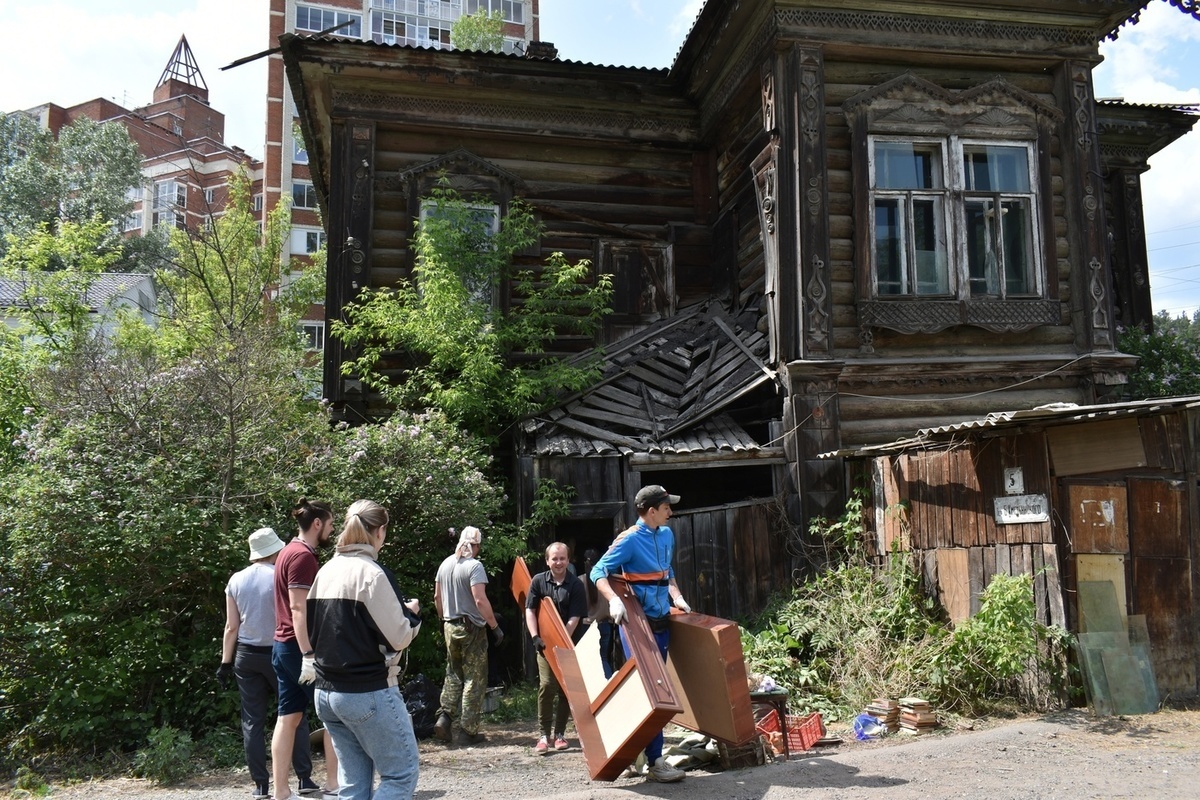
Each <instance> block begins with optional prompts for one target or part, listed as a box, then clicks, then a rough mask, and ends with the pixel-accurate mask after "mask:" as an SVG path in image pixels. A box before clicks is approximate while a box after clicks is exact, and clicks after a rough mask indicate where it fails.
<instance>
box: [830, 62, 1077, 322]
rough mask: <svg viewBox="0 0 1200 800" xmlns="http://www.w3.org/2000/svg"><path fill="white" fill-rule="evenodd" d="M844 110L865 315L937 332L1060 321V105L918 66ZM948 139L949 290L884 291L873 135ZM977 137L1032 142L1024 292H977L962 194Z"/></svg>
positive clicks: (1003, 85) (1001, 84) (999, 82)
mask: <svg viewBox="0 0 1200 800" xmlns="http://www.w3.org/2000/svg"><path fill="white" fill-rule="evenodd" d="M843 110H844V111H845V112H846V115H847V120H848V122H849V125H850V128H851V154H852V163H851V167H852V170H853V176H854V177H853V186H854V211H855V219H856V220H857V221H858V223H859V224H858V225H856V233H855V259H856V266H857V269H856V284H857V285H856V295H857V306H858V313H859V322H860V324H862V325H863V326H864V327H880V328H887V329H890V330H895V331H898V332H901V333H935V332H938V331H941V330H945V329H947V328H951V327H955V326H959V325H974V326H977V327H982V328H985V329H987V330H992V331H997V332H1008V331H1023V330H1030V329H1032V328H1035V327H1038V326H1040V325H1049V324H1059V323H1060V322H1061V315H1062V309H1061V304H1060V303H1059V302H1058V299H1057V295H1058V279H1057V269H1056V267H1057V257H1056V253H1055V250H1054V236H1055V234H1054V217H1053V197H1054V195H1053V184H1052V180H1051V163H1050V149H1051V138H1052V133H1053V126H1054V125H1055V124H1057V123H1058V122H1061V120H1062V114H1061V112H1060V111H1059V110H1058V109H1057V108H1055V107H1054V106H1050V105H1048V104H1046V103H1044V102H1043V101H1042V100H1040V99H1039V98H1037V97H1036V96H1034V95H1031V94H1028V93H1026V92H1024V91H1023V90H1021V89H1019V88H1017V87H1015V86H1013V85H1011V84H1009V83H1008V82H1007V81H1004V80H1003V79H1000V78H997V79H994V80H991V81H988V82H986V83H983V84H980V85H978V86H975V87H972V88H971V89H967V90H964V91H960V92H955V91H951V90H947V89H944V88H942V87H940V86H937V85H936V84H933V83H931V82H929V81H926V80H924V79H923V78H919V77H917V76H915V75H912V74H905V75H901V76H899V77H898V78H895V79H893V80H891V81H888V82H887V83H885V84H882V85H880V86H878V87H875V88H873V89H870V90H868V91H866V92H863V93H861V94H860V95H857V96H856V97H853V98H851V99H850V100H848V101H847V102H846V103H845V104H844V106H843ZM878 141H911V142H914V143H922V142H923V143H930V144H931V143H934V142H937V143H944V144H939V145H938V146H940V147H942V148H943V150H942V152H943V153H944V154H945V161H946V163H944V164H943V165H942V169H943V170H944V172H945V173H946V189H945V195H944V196H945V198H946V200H945V208H944V209H943V212H942V213H943V215H944V219H945V225H946V226H947V227H946V228H945V231H946V236H947V254H946V256H947V259H948V261H950V262H952V263H948V264H947V270H948V272H949V273H950V274H951V275H953V276H954V279H953V280H952V282H951V285H950V286H948V287H947V290H946V291H945V292H943V293H937V294H927V295H921V294H902V295H892V296H888V295H880V294H878V291H877V284H876V274H877V271H876V261H875V197H876V195H875V182H874V168H875V155H874V153H875V143H876V142H878ZM980 144H992V145H1019V146H1023V147H1025V148H1026V152H1027V153H1028V159H1027V160H1028V162H1029V164H1028V166H1029V170H1030V186H1029V189H1030V191H1029V193H1028V197H1029V198H1030V202H1031V203H1032V204H1033V209H1032V211H1031V219H1032V223H1033V224H1032V236H1033V243H1032V248H1031V252H1030V257H1031V258H1032V260H1033V271H1034V276H1033V280H1034V283H1035V287H1034V288H1035V291H1034V293H1030V294H1027V295H1021V296H1019V297H1007V296H1005V295H1004V293H1002V292H998V293H996V294H977V295H974V296H973V295H972V294H971V290H970V280H969V279H970V276H969V270H968V266H967V252H966V243H965V234H966V221H965V217H964V209H965V207H966V203H965V201H964V197H966V195H965V194H964V191H963V183H962V182H963V163H962V162H963V148H964V147H968V148H969V147H972V146H976V145H980Z"/></svg>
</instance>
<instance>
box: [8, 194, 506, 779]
mask: <svg viewBox="0 0 1200 800" xmlns="http://www.w3.org/2000/svg"><path fill="white" fill-rule="evenodd" d="M231 195H232V199H231V206H230V208H229V210H228V211H227V212H226V213H225V214H224V215H223V216H222V217H221V218H219V219H218V220H216V221H215V223H214V225H213V227H212V230H209V231H195V232H191V234H190V235H188V236H187V238H186V239H185V238H182V237H184V234H183V233H179V234H175V236H176V244H175V249H176V251H177V252H178V253H179V258H178V259H177V260H176V261H175V262H174V263H173V264H172V265H171V266H170V268H169V269H164V270H162V271H161V272H160V273H159V274H158V275H157V279H158V281H159V283H160V284H161V285H162V286H163V287H164V292H165V293H164V306H163V314H164V316H163V319H161V320H160V324H159V326H158V327H151V326H148V325H145V324H144V323H142V322H140V321H139V320H134V319H128V320H124V321H123V323H122V325H121V327H120V328H119V329H118V331H117V333H116V335H114V336H113V337H111V338H109V337H106V336H104V335H102V334H101V333H99V332H95V331H93V335H87V336H77V337H61V338H60V339H59V340H56V341H57V342H58V343H56V344H55V345H54V346H49V345H45V344H40V343H37V342H33V341H31V342H30V343H29V344H28V346H27V347H26V348H25V349H24V350H17V349H15V348H14V349H6V350H0V356H3V357H4V358H5V359H9V358H13V357H15V356H17V355H23V354H25V353H27V352H29V351H31V350H39V349H40V351H41V352H42V354H43V357H42V358H41V359H40V360H38V361H36V362H28V361H20V362H18V365H19V366H20V370H19V371H14V372H13V373H8V372H7V371H6V372H5V374H4V377H3V380H5V381H7V382H10V383H11V384H12V387H13V390H14V395H13V398H12V399H13V400H14V401H15V400H16V398H22V399H21V400H20V401H19V402H21V404H22V405H21V407H20V409H19V410H18V408H17V406H16V405H15V403H14V405H13V407H12V408H8V409H7V411H6V412H5V413H4V415H3V418H2V420H0V421H3V423H4V424H7V425H9V427H10V428H11V429H13V431H14V434H13V436H12V438H11V439H10V441H12V442H13V443H14V444H13V446H14V447H15V449H16V453H15V457H13V458H12V459H10V461H9V467H10V468H8V469H5V470H3V471H0V498H2V499H3V502H0V587H2V591H0V614H3V618H4V619H5V625H4V629H3V633H2V635H0V707H3V708H4V710H5V711H4V714H3V715H0V746H2V748H3V749H2V750H0V752H5V753H7V754H8V757H9V758H21V757H23V756H28V755H29V754H30V753H32V752H35V751H38V750H42V749H45V748H55V749H57V748H68V749H71V750H77V751H92V752H95V751H96V750H97V749H99V748H103V749H105V750H107V749H109V748H112V747H114V746H115V747H124V748H127V749H131V750H132V749H134V748H137V747H139V746H141V745H144V744H145V742H146V740H147V737H148V736H150V735H151V733H152V731H154V730H156V729H161V728H162V727H163V726H171V727H172V728H175V729H178V730H180V731H183V732H186V733H188V734H191V735H193V736H196V737H200V736H201V735H203V734H205V733H208V732H209V731H211V730H212V729H214V728H218V727H221V726H226V727H228V726H231V725H233V724H235V723H234V722H233V721H234V720H236V709H235V703H236V697H235V696H234V695H233V694H232V693H227V692H219V691H218V690H217V687H216V684H215V682H214V681H212V679H211V677H210V676H211V673H212V669H213V666H214V661H213V659H214V657H215V654H216V652H217V647H218V642H219V640H220V635H221V628H222V624H223V620H224V603H223V600H222V587H223V586H224V583H225V581H226V580H227V579H228V576H229V574H230V573H231V572H233V571H234V570H235V569H239V568H241V567H242V566H244V564H245V557H246V556H245V537H246V535H247V534H248V532H249V531H251V530H254V529H255V528H257V527H260V526H262V525H271V526H273V527H275V528H276V530H278V531H280V533H281V534H284V535H286V534H287V532H288V531H289V530H290V529H291V524H292V523H291V522H290V520H289V519H288V512H289V510H290V508H291V507H292V504H293V503H294V502H295V500H296V499H297V498H299V497H300V496H304V495H307V496H311V497H324V498H328V499H330V500H332V501H333V502H334V503H335V505H337V506H338V507H339V508H341V507H344V506H345V504H347V503H348V502H349V501H350V500H351V499H357V498H358V497H363V496H367V497H373V498H374V499H377V500H379V501H380V502H383V503H384V504H385V505H387V506H388V508H389V509H390V511H391V514H392V518H393V519H394V520H396V522H395V524H394V526H393V528H394V533H393V535H392V538H391V541H392V544H391V546H390V547H389V548H388V549H387V550H385V555H384V559H385V563H390V564H392V565H393V566H394V567H395V568H396V569H397V573H398V574H399V575H401V576H402V579H403V580H404V581H405V585H406V589H407V590H408V591H410V592H411V593H412V594H413V595H415V596H418V597H421V598H422V599H423V600H424V601H425V602H426V604H428V602H429V601H430V596H429V589H430V587H431V582H430V579H429V576H430V575H431V574H432V569H433V565H435V564H436V563H437V561H439V560H440V559H441V558H443V557H444V556H445V555H446V553H448V552H449V549H450V539H449V536H450V534H449V528H450V527H452V526H459V527H461V526H462V525H463V524H468V523H470V522H474V523H475V524H479V525H484V526H487V527H489V528H490V530H489V534H490V535H489V540H490V544H491V546H490V548H489V550H490V552H491V555H492V556H493V557H494V558H500V557H507V556H508V555H509V554H511V553H512V552H514V551H515V550H516V549H517V548H518V547H519V546H520V538H519V537H518V536H517V535H516V533H515V532H512V531H508V532H506V530H505V529H504V528H503V526H496V527H495V528H493V527H492V526H490V525H489V523H490V522H492V521H494V520H496V519H497V517H498V514H499V512H500V507H501V504H502V502H503V491H502V489H500V488H498V487H496V486H494V485H492V484H491V483H490V482H489V481H488V479H487V477H486V474H487V471H488V468H489V459H488V456H487V454H486V452H485V451H484V450H483V449H482V448H481V447H480V446H479V445H478V443H477V442H474V441H473V440H471V439H470V437H468V436H466V435H465V434H463V433H462V432H461V431H460V430H459V429H457V428H456V427H455V426H454V425H452V424H451V423H450V422H449V421H447V420H446V419H445V418H444V417H442V416H440V415H435V414H428V415H421V416H412V415H402V414H401V415H397V416H396V417H394V418H393V419H392V420H390V421H389V422H388V423H387V424H383V425H378V426H370V427H364V428H359V429H352V430H351V429H346V428H342V427H339V428H331V427H330V426H329V425H328V421H327V418H326V417H325V415H324V414H323V413H321V411H320V409H319V408H318V406H317V404H316V403H313V402H311V401H305V400H304V399H303V395H304V389H305V386H304V385H303V381H302V379H301V376H300V374H299V372H298V370H297V364H298V363H300V359H301V355H302V353H301V350H300V344H299V338H298V337H297V336H296V335H295V333H294V327H293V320H294V319H295V307H298V306H301V305H307V302H308V300H309V297H308V296H306V295H305V294H304V293H303V291H302V284H303V282H304V281H305V280H311V282H314V283H317V284H319V283H321V281H320V280H319V275H313V276H311V277H305V278H304V279H303V280H302V281H300V282H299V284H300V285H299V286H298V285H297V284H292V285H290V286H289V287H287V288H286V289H285V291H284V292H283V293H282V295H281V298H282V299H281V300H280V302H279V303H278V304H273V303H268V302H267V298H268V296H269V294H270V291H271V289H272V288H273V287H274V286H275V283H276V282H277V281H278V279H279V274H278V273H279V267H278V259H277V254H278V252H279V251H278V248H279V242H280V241H281V237H282V236H283V235H284V234H285V231H286V211H282V212H280V213H279V216H278V218H277V219H273V220H272V223H271V224H270V225H269V226H268V235H267V237H266V238H265V240H263V241H260V239H259V233H258V227H257V225H256V224H254V223H253V220H252V219H250V218H249V212H248V202H249V197H248V192H247V191H246V185H245V182H244V181H243V180H240V179H239V180H237V181H235V182H234V186H233V187H232V191H231ZM56 241H61V237H60V238H59V239H56ZM27 266H32V263H29V264H27ZM76 271H77V270H76V265H75V264H74V262H71V261H70V260H68V261H67V263H66V265H65V266H63V267H62V268H61V269H59V270H58V272H59V273H62V275H63V276H64V277H65V276H72V275H73V273H74V272H76ZM56 274H57V273H56ZM78 277H79V278H80V279H81V280H82V279H84V278H85V277H86V276H78ZM64 294H65V295H66V296H67V297H71V296H72V295H71V293H70V292H67V291H66V290H64ZM46 319H47V322H46V324H47V325H48V326H50V327H51V328H53V326H54V324H55V323H54V320H53V315H50V314H48V315H47V317H46ZM5 363H7V361H6V362H5ZM6 385H8V384H7V383H6ZM25 398H28V399H25ZM25 403H28V407H29V408H32V409H33V411H32V413H25V408H26V406H25V405H24V404H25ZM421 648H423V650H424V651H428V652H426V654H425V655H426V659H425V661H424V662H422V663H421V665H420V666H421V668H424V669H426V670H428V669H429V667H433V666H436V663H437V661H439V660H440V659H438V658H436V650H435V648H436V644H435V637H433V636H427V637H425V642H424V643H423V644H422V645H421Z"/></svg>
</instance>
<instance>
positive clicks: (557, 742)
mask: <svg viewBox="0 0 1200 800" xmlns="http://www.w3.org/2000/svg"><path fill="white" fill-rule="evenodd" d="M570 746H571V745H569V744H567V740H566V739H564V738H563V737H561V736H555V737H554V749H555V750H566V749H568V748H570Z"/></svg>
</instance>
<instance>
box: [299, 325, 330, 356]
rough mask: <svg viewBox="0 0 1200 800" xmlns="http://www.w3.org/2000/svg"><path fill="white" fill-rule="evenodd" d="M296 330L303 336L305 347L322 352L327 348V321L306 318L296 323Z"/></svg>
mask: <svg viewBox="0 0 1200 800" xmlns="http://www.w3.org/2000/svg"><path fill="white" fill-rule="evenodd" d="M296 331H297V332H298V333H299V334H300V336H301V337H303V340H304V348H305V349H306V350H315V351H317V352H321V351H324V350H325V323H324V322H323V321H320V320H311V319H305V320H301V321H300V322H299V323H298V324H297V325H296Z"/></svg>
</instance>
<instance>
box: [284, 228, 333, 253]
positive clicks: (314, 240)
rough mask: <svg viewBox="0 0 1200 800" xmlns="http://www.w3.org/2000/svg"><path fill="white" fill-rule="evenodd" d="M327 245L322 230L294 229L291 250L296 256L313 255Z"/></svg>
mask: <svg viewBox="0 0 1200 800" xmlns="http://www.w3.org/2000/svg"><path fill="white" fill-rule="evenodd" d="M323 244H325V231H323V230H321V229H320V228H304V227H299V226H297V227H294V228H292V238H291V249H292V253H294V254H296V255H312V254H313V253H315V252H317V251H318V250H320V249H321V245H323Z"/></svg>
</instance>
